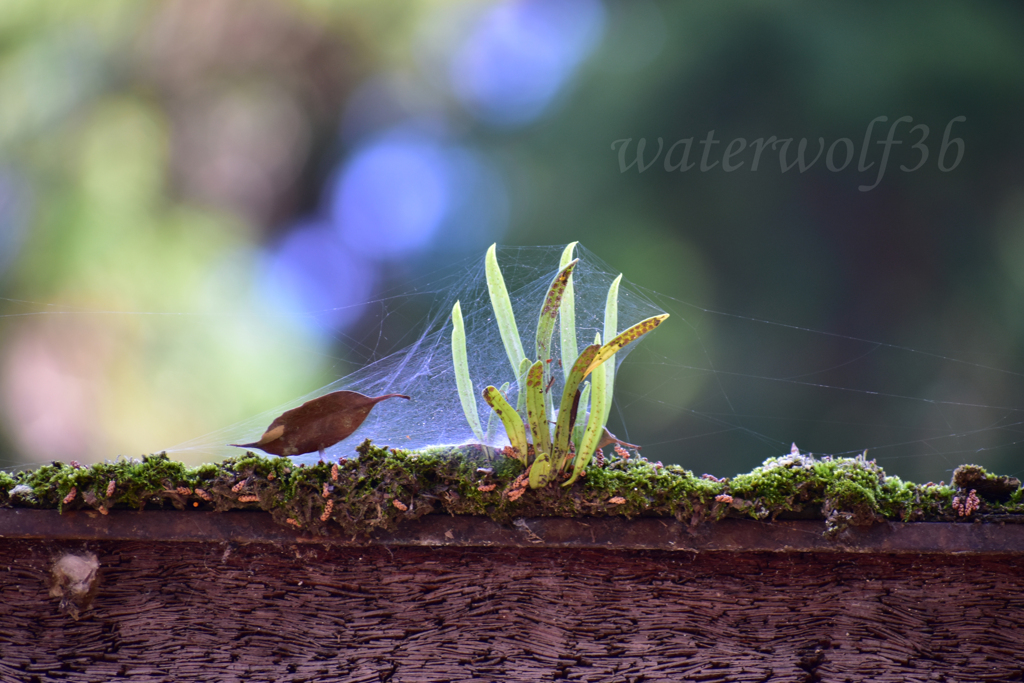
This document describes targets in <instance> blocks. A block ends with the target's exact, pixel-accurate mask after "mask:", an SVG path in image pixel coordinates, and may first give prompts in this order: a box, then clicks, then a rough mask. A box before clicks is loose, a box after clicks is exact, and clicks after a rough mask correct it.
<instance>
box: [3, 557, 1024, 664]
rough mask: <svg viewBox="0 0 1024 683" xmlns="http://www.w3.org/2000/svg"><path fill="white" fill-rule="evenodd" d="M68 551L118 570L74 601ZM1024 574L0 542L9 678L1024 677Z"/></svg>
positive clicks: (753, 561)
mask: <svg viewBox="0 0 1024 683" xmlns="http://www.w3.org/2000/svg"><path fill="white" fill-rule="evenodd" d="M68 553H71V554H74V555H77V556H79V557H85V558H87V557H89V555H90V554H92V555H94V556H95V559H96V561H97V562H98V570H97V571H96V578H95V584H94V585H85V586H83V587H81V588H82V590H80V591H79V593H77V594H75V595H69V594H66V593H63V594H62V593H61V591H62V588H61V585H60V582H59V581H58V580H57V579H56V578H55V573H54V567H55V565H56V564H58V563H59V562H60V560H61V558H62V557H64V556H65V555H66V554H68ZM64 564H65V565H67V564H69V563H67V562H65V563H64ZM72 564H73V563H72ZM1022 570H1024V557H1021V556H1020V555H996V556H985V555H969V556H967V555H963V556H961V555H940V554H930V555H923V554H901V555H883V554H867V553H863V552H861V553H856V554H854V553H842V552H832V553H739V552H705V553H691V552H678V551H676V552H669V551H657V550H598V549H580V548H576V549H571V548H570V549H565V548H562V549H553V548H544V547H538V548H507V547H506V548H467V547H442V548H423V547H408V546H406V547H394V548H389V547H381V546H373V547H370V546H368V547H339V546H325V545H318V544H309V543H305V544H244V545H240V544H233V543H213V542H207V543H197V542H179V543H166V542H165V543H160V542H145V541H74V542H60V541H54V540H0V681H5V682H6V681H26V682H29V681H32V682H35V681H38V682H40V683H42V682H43V681H103V682H108V681H115V680H132V681H174V682H180V681H373V682H379V681H395V682H403V681H410V682H412V681H551V680H561V679H567V680H579V681H621V682H627V681H628V682H631V683H633V682H639V681H644V682H645V683H654V682H657V681H665V682H667V681H750V682H755V681H757V682H767V681H844V682H845V681H850V682H853V683H861V682H862V681H891V682H893V683H896V682H899V683H904V682H907V681H950V682H953V681H965V682H966V681H972V682H974V681H1019V680H1022V679H1024V635H1022V634H1024V628H1022V627H1024V572H1022ZM85 574H87V572H86V573H85ZM85 578H86V579H88V578H89V577H88V576H85ZM74 612H77V613H78V619H77V620H75V619H74V618H73V617H72V614H73V613H74Z"/></svg>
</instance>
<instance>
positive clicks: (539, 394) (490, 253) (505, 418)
mask: <svg viewBox="0 0 1024 683" xmlns="http://www.w3.org/2000/svg"><path fill="white" fill-rule="evenodd" d="M576 244H577V243H576V242H573V243H571V244H569V245H568V246H566V248H565V250H564V251H563V252H562V258H561V260H560V263H559V271H558V274H557V275H555V277H554V279H553V280H552V281H551V284H550V286H549V287H548V290H547V294H546V296H545V297H544V303H543V305H542V306H541V309H540V314H539V317H538V320H537V338H536V342H535V352H536V354H535V360H533V361H531V360H530V359H529V358H528V357H527V355H526V352H525V350H524V349H523V344H522V340H521V338H520V336H519V330H518V326H517V325H516V319H515V315H514V313H513V310H512V301H511V300H510V299H509V295H508V289H507V288H506V286H505V279H504V277H503V276H502V274H501V268H500V267H499V265H498V259H497V255H496V245H493V244H492V245H491V247H490V248H489V249H488V250H487V255H486V257H485V262H484V265H485V273H486V278H487V290H488V293H489V295H490V300H491V308H492V309H493V310H494V318H495V321H496V323H497V325H498V331H499V332H500V334H501V340H502V343H503V345H504V347H505V353H506V354H507V355H508V360H509V364H510V365H511V367H512V372H513V375H514V377H515V379H516V383H517V385H518V386H519V387H520V390H519V392H518V399H517V405H516V407H512V405H511V404H510V403H509V402H508V400H507V399H506V398H505V392H506V391H507V390H508V387H509V386H510V383H509V382H506V383H505V384H503V385H502V388H501V390H499V389H497V388H495V387H494V386H488V387H487V388H486V389H484V391H483V398H484V400H485V401H486V402H487V404H488V405H489V406H490V407H491V410H492V414H491V419H489V420H488V434H486V435H485V434H484V432H483V429H482V426H481V424H480V417H479V413H478V412H477V403H476V394H475V393H474V391H473V383H472V380H471V379H470V376H469V362H468V360H467V353H466V331H465V325H464V323H463V319H462V308H461V304H460V302H458V301H457V302H455V306H454V307H453V308H452V363H453V365H454V368H455V382H456V385H457V387H458V392H459V399H460V401H461V403H462V409H463V411H464V412H465V414H466V420H467V422H468V423H469V426H470V429H472V430H473V435H474V436H475V437H476V438H477V439H478V440H480V441H482V442H484V441H487V440H489V438H490V436H491V433H490V432H491V427H492V426H493V424H492V420H493V418H495V417H497V418H498V419H499V420H500V421H501V423H502V424H503V425H504V427H505V432H506V434H507V435H508V440H509V444H510V445H511V448H512V454H513V456H514V457H516V458H518V459H519V460H520V461H521V462H522V463H523V464H524V465H526V466H528V467H529V468H530V475H529V479H530V486H531V487H532V488H539V487H541V486H546V485H547V484H549V483H551V482H552V481H554V480H556V479H557V478H558V477H559V476H560V475H562V474H563V473H564V472H566V471H568V469H569V468H570V467H572V476H570V477H569V478H568V480H566V481H565V483H564V484H563V486H569V485H570V484H572V483H573V482H575V481H576V479H577V478H579V476H580V474H581V473H582V472H583V471H584V470H585V469H586V467H587V465H589V464H590V460H591V458H593V456H594V452H595V451H596V450H597V446H598V444H599V443H600V441H601V437H602V436H603V433H604V427H605V424H606V423H607V421H608V415H609V413H610V410H611V402H612V392H613V389H614V377H615V363H614V358H615V354H616V353H617V352H618V351H619V350H620V349H622V348H624V347H625V346H626V345H628V344H630V343H631V342H633V341H635V340H637V339H639V338H640V337H642V336H643V335H645V334H647V333H648V332H650V331H651V330H653V329H654V328H655V327H657V326H658V325H660V324H661V323H662V322H663V321H664V320H665V319H666V318H668V314H667V313H666V314H662V315H657V316H652V317H650V318H647V319H646V320H642V321H640V322H638V323H637V324H635V325H633V326H631V327H630V328H628V329H626V330H625V331H623V332H621V333H618V334H616V329H615V328H616V326H617V325H618V293H619V283H620V282H621V280H622V275H619V276H618V277H616V278H615V280H614V281H613V282H612V285H611V287H610V288H609V290H608V296H607V300H606V303H605V315H604V338H605V339H608V340H609V341H607V342H606V343H604V344H602V343H601V334H600V333H598V334H597V335H595V339H594V343H593V344H590V345H589V346H587V347H586V348H584V349H583V350H582V351H578V349H577V342H576V314H575V302H574V291H573V284H572V273H573V269H574V268H575V267H576V264H577V263H578V261H579V259H573V258H572V254H573V250H574V249H575V247H576ZM556 321H558V322H560V326H559V339H560V340H561V353H560V355H561V361H562V369H563V372H564V383H563V388H562V395H561V397H560V401H559V404H558V412H557V413H553V412H552V408H553V399H552V396H551V392H550V387H551V385H552V384H553V382H552V381H551V366H552V364H553V362H552V361H553V358H552V349H551V342H552V339H553V337H554V331H555V323H556ZM609 361H611V362H609ZM588 377H589V378H590V381H587V378H588ZM588 402H589V405H590V409H589V413H588V411H587V404H588ZM552 417H555V420H554V426H555V431H554V434H552V433H551V429H550V425H551V423H552ZM527 425H529V437H530V438H532V443H531V441H530V440H529V439H528V436H527V430H526V426H527ZM531 446H532V458H531V457H530V456H531V448H530V447H531Z"/></svg>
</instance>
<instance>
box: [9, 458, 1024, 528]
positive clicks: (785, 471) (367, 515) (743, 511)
mask: <svg viewBox="0 0 1024 683" xmlns="http://www.w3.org/2000/svg"><path fill="white" fill-rule="evenodd" d="M357 450H358V452H359V457H358V458H355V459H352V460H341V461H339V462H338V463H319V464H317V465H313V466H308V467H307V466H302V465H295V464H294V463H293V462H292V461H291V460H289V459H287V458H276V457H275V458H267V457H263V456H259V455H255V454H253V453H247V454H245V455H244V456H241V457H238V458H230V459H227V460H224V461H222V462H220V463H215V464H206V465H201V466H199V467H195V468H187V467H185V466H184V465H182V464H181V463H178V462H174V461H172V460H170V459H169V458H168V457H167V456H166V455H165V454H160V455H153V456H146V457H143V458H141V459H119V460H117V461H114V462H107V463H102V464H97V465H92V466H90V467H80V466H78V465H77V464H70V465H67V464H64V463H59V462H54V463H52V464H50V465H44V466H42V467H40V468H38V469H36V470H31V471H25V472H19V473H17V474H13V475H12V474H8V473H4V472H0V506H19V507H36V508H56V509H59V510H76V509H95V510H98V511H99V512H101V513H104V514H107V513H108V512H109V511H111V510H114V509H121V508H132V509H144V508H150V509H158V508H166V507H174V508H177V509H205V510H218V511H225V510H233V509H254V510H255V509H259V510H265V511H267V512H270V513H271V514H272V515H273V516H274V519H276V520H277V521H278V522H280V523H282V524H287V525H290V526H293V527H296V528H301V529H304V530H306V531H309V532H313V533H325V532H326V530H327V529H328V527H329V526H330V525H332V524H337V525H339V526H340V527H341V528H342V529H343V530H344V531H345V532H347V533H352V534H355V533H365V532H367V531H370V530H372V529H377V528H383V529H393V528H394V527H395V526H397V525H398V524H400V523H401V522H402V521H403V520H408V519H415V518H417V517H420V516H422V515H426V514H432V513H447V514H456V515H484V516H488V517H491V518H492V519H495V520H498V521H501V522H509V521H511V520H513V519H515V518H517V517H524V516H570V517H575V516H604V515H624V516H627V517H634V516H659V517H674V518H676V519H679V520H680V521H684V522H687V523H689V524H698V523H701V522H705V521H714V520H718V519H722V518H723V517H745V516H750V517H753V518H755V519H761V520H764V519H776V518H780V517H781V518H811V519H824V520H826V521H827V522H828V529H829V530H830V531H831V532H835V531H838V530H840V529H842V528H844V527H846V526H848V525H864V524H871V523H874V522H875V521H879V520H883V519H889V520H899V521H924V520H928V521H956V520H967V519H969V520H971V521H974V520H984V519H999V520H1001V521H1007V520H1013V521H1015V520H1016V518H1017V517H1019V518H1020V519H1021V521H1024V501H1022V495H1021V490H1020V488H1019V482H1017V481H1016V480H1012V481H1011V480H1010V479H1009V478H1008V477H994V476H993V475H989V474H988V473H986V472H985V471H984V470H983V469H981V468H979V467H976V466H967V467H965V468H960V470H957V472H958V476H957V477H954V481H955V482H959V483H958V484H955V485H956V486H958V488H954V487H952V486H946V485H943V484H939V485H935V484H931V483H928V484H925V485H923V486H922V485H917V484H912V483H910V482H904V481H902V480H900V479H899V478H898V477H890V476H887V475H886V474H885V472H884V471H883V470H882V469H881V468H880V467H879V466H878V465H877V464H876V463H875V462H874V461H871V460H867V459H866V458H865V457H863V456H861V457H857V458H835V459H832V458H823V459H815V458H812V457H809V456H806V455H800V454H798V453H794V454H791V455H788V456H785V457H781V458H771V459H769V460H767V461H765V463H764V464H763V465H762V466H761V467H758V468H757V469H755V470H754V471H753V472H750V473H749V474H742V475H739V476H737V477H735V478H733V479H731V480H729V479H716V478H715V477H712V476H710V475H704V476H703V477H696V476H694V474H693V473H692V472H689V471H687V470H684V469H683V468H681V467H678V466H675V465H670V466H668V467H663V466H662V465H661V463H651V462H648V461H647V460H646V459H644V458H642V457H639V456H637V455H635V454H630V453H629V452H627V451H625V450H622V451H621V452H619V453H617V454H615V455H613V456H612V457H611V458H610V459H608V460H607V461H605V462H603V463H602V464H601V465H600V466H599V465H598V463H596V462H595V463H592V468H591V469H590V470H589V471H588V472H587V474H586V476H585V477H583V478H581V479H580V480H579V481H577V482H575V483H574V484H573V485H572V486H568V487H563V486H560V485H558V484H557V483H555V484H552V485H550V486H546V487H542V488H539V489H529V488H528V487H527V486H526V477H525V472H524V468H523V466H522V465H521V464H520V463H519V462H518V461H516V460H513V459H507V458H504V457H502V456H500V455H499V456H495V455H494V452H493V451H492V450H491V449H487V448H484V447H482V446H463V447H459V448H433V449H426V450H422V451H413V452H409V451H400V450H394V449H388V448H381V447H378V446H374V445H372V444H370V442H368V441H367V442H364V443H363V444H362V445H361V446H359V448H358V449H357ZM993 481H994V482H995V483H993V484H989V485H988V487H987V488H986V486H985V485H984V484H985V482H993ZM965 483H969V484H971V486H972V488H970V490H969V491H968V490H967V489H966V488H965V486H962V485H961V484H965ZM1013 487H1016V488H1013ZM1011 488H1012V489H1013V490H1012V491H1011V490H1010V489H1011ZM971 496H973V498H971ZM968 501H970V504H968Z"/></svg>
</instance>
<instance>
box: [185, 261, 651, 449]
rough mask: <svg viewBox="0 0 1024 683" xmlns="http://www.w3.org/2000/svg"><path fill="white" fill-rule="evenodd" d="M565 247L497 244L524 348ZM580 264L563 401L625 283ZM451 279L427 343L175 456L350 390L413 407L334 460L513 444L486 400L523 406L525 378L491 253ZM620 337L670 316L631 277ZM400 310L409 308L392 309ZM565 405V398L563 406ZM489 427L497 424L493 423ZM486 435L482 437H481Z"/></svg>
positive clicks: (396, 408)
mask: <svg viewBox="0 0 1024 683" xmlns="http://www.w3.org/2000/svg"><path fill="white" fill-rule="evenodd" d="M564 251H565V247H564V246H554V247H498V248H497V250H496V257H497V260H498V261H499V263H500V264H501V271H502V274H503V277H504V281H505V283H506V287H507V289H508V293H509V301H510V302H511V306H512V311H513V313H514V316H515V319H516V321H517V326H518V333H519V336H520V338H521V339H522V341H523V344H524V345H525V346H527V347H528V348H530V349H531V355H532V346H533V340H534V339H535V338H536V336H537V322H538V312H539V311H540V309H541V307H542V304H543V302H544V300H545V296H546V294H547V292H548V289H549V286H550V285H551V282H552V279H553V278H554V277H555V276H556V275H557V274H558V272H559V270H560V263H561V262H562V259H563V253H564ZM574 252H575V254H574V255H575V258H577V259H578V262H577V263H576V265H575V267H574V269H573V273H572V287H571V290H572V291H571V292H567V293H566V299H568V297H569V296H570V295H571V297H572V299H571V300H572V302H573V308H574V316H573V319H574V325H572V327H571V328H567V327H565V325H564V324H563V323H562V317H561V316H560V318H559V320H558V321H557V322H556V323H555V325H554V332H553V336H552V340H551V349H552V352H551V357H552V363H551V364H550V366H551V368H550V373H549V375H548V376H547V377H546V380H545V381H546V382H549V383H550V388H549V393H550V395H551V396H554V397H559V396H561V394H562V389H563V386H564V382H565V377H566V375H567V371H568V369H569V368H568V367H566V364H569V365H570V367H571V363H572V361H573V360H575V359H576V355H577V354H578V352H579V351H582V350H583V349H584V348H585V347H586V346H587V345H588V344H591V343H592V342H593V340H594V339H595V338H596V337H602V338H604V337H606V304H607V300H608V293H609V289H610V288H612V285H613V283H615V281H616V280H617V279H618V278H620V273H618V272H616V271H614V270H612V269H611V268H610V267H609V266H608V265H607V264H606V263H605V262H604V261H602V260H601V259H600V258H598V257H597V256H596V255H595V254H593V253H592V252H590V251H588V250H587V249H586V248H585V247H583V246H582V245H579V244H577V245H576V247H575V250H574ZM453 270H454V273H453V274H451V275H447V276H442V277H441V278H440V279H439V280H438V281H435V282H433V283H430V285H429V286H427V287H425V291H424V294H425V295H426V296H428V297H431V298H432V300H433V301H432V304H431V306H430V313H429V315H428V317H427V319H426V321H425V322H424V323H423V324H422V326H421V330H422V331H421V333H420V334H419V336H418V337H415V338H413V339H411V340H410V342H409V343H408V344H407V345H406V346H404V347H403V348H401V349H400V350H398V351H395V352H394V353H391V354H389V355H387V356H385V357H383V358H379V359H377V360H375V361H373V362H371V363H369V364H368V365H366V366H365V367H363V368H361V369H359V370H357V371H355V372H353V373H351V374H349V375H347V376H345V377H342V378H340V379H338V380H336V381H334V382H332V383H330V384H328V385H326V386H324V387H321V388H320V389H318V390H316V391H314V392H311V393H309V394H307V395H305V396H301V397H298V398H296V399H295V400H293V401H290V402H288V403H287V404H284V405H281V406H277V407H274V408H273V409H272V410H268V411H267V412H265V413H262V414H260V415H257V416H254V417H253V418H252V419H250V420H247V421H245V422H243V423H240V424H237V425H234V426H232V427H229V428H226V429H224V430H221V431H218V432H214V433H212V434H207V435H205V436H203V437H201V438H199V439H195V440H193V441H189V442H186V443H183V444H180V445H179V446H177V447H175V448H173V449H169V452H171V453H173V452H177V451H186V450H187V451H195V450H199V451H202V452H203V453H205V454H208V455H209V456H210V457H220V456H225V455H233V454H237V453H238V451H237V450H236V449H232V448H229V447H227V446H226V445H225V444H228V443H242V442H247V441H253V440H255V439H257V438H258V437H259V436H260V434H261V433H262V431H263V430H264V429H265V428H266V425H267V424H268V423H269V421H270V420H271V419H272V418H273V417H275V416H276V415H278V414H280V413H281V412H283V411H284V410H287V409H290V408H293V407H295V406H298V405H300V404H301V403H303V402H305V401H308V400H310V399H312V398H316V397H318V396H322V395H324V394H327V393H330V392H332V391H338V390H340V389H347V390H351V391H358V392H360V393H363V394H366V395H368V396H377V395H381V394H387V393H403V394H407V395H409V396H411V397H412V400H411V401H408V402H405V401H403V402H401V404H399V403H397V402H395V403H387V402H386V403H382V404H380V405H379V406H377V407H376V408H375V409H374V411H373V412H372V413H371V414H370V415H369V417H368V418H367V419H366V421H365V422H364V423H363V425H362V426H361V427H360V428H359V429H357V430H356V431H355V433H353V434H352V435H351V436H350V437H348V438H347V439H345V440H343V441H341V442H339V443H338V444H336V445H335V446H333V447H331V448H330V449H328V450H327V451H326V457H328V458H338V457H351V456H352V455H354V448H355V446H356V445H358V444H359V443H360V442H361V441H363V440H364V439H371V440H372V441H373V442H374V443H377V444H381V445H388V446H393V447H399V448H409V449H415V448H424V447H428V446H436V445H457V444H464V443H480V442H481V441H482V442H484V443H486V444H487V445H489V446H493V447H495V448H502V447H504V446H506V445H509V440H508V437H507V435H506V432H505V430H504V429H503V428H501V424H500V422H499V421H498V420H496V419H493V418H492V414H493V413H492V411H491V409H490V407H489V406H488V404H487V403H486V401H484V400H483V398H482V395H481V394H482V392H483V390H484V388H485V387H487V386H489V385H491V386H494V387H505V385H506V384H507V385H508V386H507V387H505V389H504V390H505V395H506V398H507V400H508V401H509V402H510V403H511V404H512V405H516V404H517V402H518V396H519V393H520V392H519V382H518V381H517V377H516V376H515V374H514V373H513V372H512V369H511V367H510V361H509V354H508V353H507V350H506V347H505V343H504V341H503V339H502V335H501V333H500V331H499V326H498V325H497V324H496V320H495V313H494V309H493V308H492V305H491V299H490V294H489V291H488V285H487V278H486V274H485V261H484V256H483V254H480V255H479V256H476V257H473V258H472V259H470V260H469V261H468V262H466V263H465V264H464V265H463V267H462V268H461V269H459V268H455V269H453ZM617 292H618V302H617V306H616V310H617V321H614V325H615V326H616V331H617V332H621V331H623V330H625V329H627V328H629V327H630V326H632V325H634V324H636V323H639V322H640V321H642V320H645V319H648V318H651V317H652V316H656V315H659V314H662V313H664V311H663V310H662V309H661V308H660V307H659V306H658V305H657V304H655V303H654V302H653V301H652V300H651V298H649V297H648V296H646V295H644V294H642V293H641V292H640V291H639V290H638V289H637V288H635V287H634V286H633V285H631V284H630V283H629V282H628V281H627V280H625V279H621V281H620V284H618V286H617ZM456 302H459V303H460V309H461V318H462V325H463V329H464V331H465V337H466V344H465V349H466V361H467V363H466V365H467V366H468V369H469V379H470V380H471V382H472V386H473V391H474V392H475V394H476V399H477V400H476V403H475V410H476V413H477V417H478V420H479V425H480V426H479V427H478V429H479V430H480V431H479V432H478V433H474V431H475V430H474V427H473V426H471V425H470V420H468V419H467V415H466V412H465V410H464V406H463V402H462V400H461V398H460V395H459V387H458V385H457V382H456V375H455V370H454V365H453V361H452V342H451V336H452V329H453V321H452V315H451V313H452V309H453V306H454V305H455V303H456ZM390 305H391V306H393V307H394V308H395V310H397V309H399V308H400V302H399V301H398V300H394V301H392V302H391V303H390ZM572 333H574V334H575V338H576V342H577V344H576V345H577V349H578V351H577V354H572V358H571V359H570V358H569V357H568V356H569V354H568V353H566V354H564V355H563V350H564V349H565V348H567V346H566V345H563V344H562V337H563V335H565V336H566V337H568V335H570V334H572ZM635 344H636V342H634V343H632V344H629V345H627V346H625V347H624V348H622V349H621V350H619V351H618V352H617V353H616V354H615V358H614V359H613V360H610V361H608V363H607V365H609V366H613V367H614V370H613V371H612V372H611V374H612V379H613V378H614V373H615V372H616V371H617V370H618V368H619V367H620V366H621V364H622V361H623V360H624V359H625V358H626V356H627V355H628V354H629V352H630V351H631V350H632V349H633V347H634V346H635ZM556 403H557V400H556ZM489 423H490V428H488V424H489ZM481 436H482V437H483V438H480V437H481ZM317 459H318V455H317V454H316V453H313V454H312V455H305V456H299V457H297V458H296V460H297V461H298V462H313V461H316V460H317Z"/></svg>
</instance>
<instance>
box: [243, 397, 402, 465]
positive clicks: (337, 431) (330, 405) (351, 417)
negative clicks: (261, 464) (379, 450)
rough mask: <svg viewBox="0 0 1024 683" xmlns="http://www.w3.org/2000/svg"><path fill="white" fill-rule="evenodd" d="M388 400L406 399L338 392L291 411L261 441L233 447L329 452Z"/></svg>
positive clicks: (283, 452) (296, 452) (289, 452)
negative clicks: (378, 405) (374, 408)
mask: <svg viewBox="0 0 1024 683" xmlns="http://www.w3.org/2000/svg"><path fill="white" fill-rule="evenodd" d="M389 398H404V399H408V398H409V397H408V396H404V395H402V394H385V395H383V396H364V395H363V394H360V393H358V392H356V391H335V392H333V393H330V394H327V395H325V396H321V397H320V398H314V399H313V400H312V401H306V402H305V403H303V404H302V405H301V406H299V407H298V408H292V409H291V410H288V411H286V412H284V413H282V414H281V415H280V417H278V418H277V419H275V420H274V421H273V422H271V423H270V426H269V427H267V431H266V432H265V433H264V434H263V436H261V437H260V440H259V441H254V442H253V443H233V444H231V445H232V446H238V447H239V448H259V449H260V450H261V451H265V452H267V453H271V454H273V455H302V454H303V453H312V452H314V451H319V453H320V457H321V458H322V457H323V455H324V450H325V449H327V448H330V447H331V446H333V445H334V444H336V443H338V442H339V441H341V440H342V439H345V438H347V437H348V436H349V435H350V434H352V432H354V431H356V430H357V429H359V425H361V424H363V421H364V420H365V419H366V417H367V416H368V415H369V414H370V410H372V409H373V407H374V406H375V405H377V404H378V403H380V402H381V401H383V400H385V399H389Z"/></svg>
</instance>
